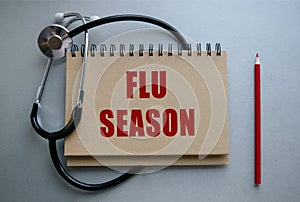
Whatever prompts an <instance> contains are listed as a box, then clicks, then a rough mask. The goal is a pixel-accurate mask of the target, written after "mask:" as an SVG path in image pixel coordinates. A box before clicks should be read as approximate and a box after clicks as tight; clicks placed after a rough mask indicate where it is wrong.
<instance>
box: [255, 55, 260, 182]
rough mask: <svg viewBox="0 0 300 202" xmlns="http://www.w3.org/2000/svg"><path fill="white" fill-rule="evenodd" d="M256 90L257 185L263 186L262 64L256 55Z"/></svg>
mask: <svg viewBox="0 0 300 202" xmlns="http://www.w3.org/2000/svg"><path fill="white" fill-rule="evenodd" d="M254 88H255V96H254V99H255V184H256V185H259V184H261V134H260V133H261V128H260V127H261V125H260V124H261V122H260V113H261V111H260V62H259V57H258V53H256V58H255V66H254Z"/></svg>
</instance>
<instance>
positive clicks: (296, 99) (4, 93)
mask: <svg viewBox="0 0 300 202" xmlns="http://www.w3.org/2000/svg"><path fill="white" fill-rule="evenodd" d="M67 11H78V12H80V13H82V14H84V15H99V16H107V15H112V14H120V13H139V14H145V15H151V16H154V17H157V18H161V19H163V20H165V21H167V22H169V23H170V24H172V25H173V26H175V27H176V28H178V29H179V30H180V31H182V32H183V34H185V35H187V36H189V37H190V38H192V39H193V40H194V41H197V42H202V43H203V44H204V43H206V42H211V43H212V44H214V43H215V42H221V44H222V48H223V49H225V50H227V51H228V58H227V59H228V75H229V76H228V77H229V129H230V153H231V156H230V164H229V165H228V166H224V167H186V168H167V169H165V170H162V171H160V172H156V173H152V174H147V175H140V176H136V177H134V178H132V179H131V180H129V181H127V182H125V183H123V184H122V185H120V186H118V187H115V188H113V189H110V190H105V191H102V192H97V193H89V192H88V193H87V192H82V191H78V190H76V189H73V188H72V187H70V186H69V185H67V184H66V183H65V182H64V181H62V180H61V179H60V177H59V176H58V174H57V173H56V171H55V170H54V168H53V166H52V164H51V160H50V156H49V152H48V148H47V142H46V141H45V140H44V139H42V138H40V137H39V136H38V135H37V134H36V133H35V132H34V131H33V129H32V127H31V124H30V121H29V113H30V110H31V105H32V102H33V101H34V98H35V93H36V88H37V86H38V85H39V83H40V80H41V77H42V74H43V71H44V67H45V64H46V60H47V59H46V58H45V57H44V56H43V55H41V53H40V52H39V50H38V48H37V43H36V40H37V36H38V34H39V32H40V30H42V29H43V28H44V27H45V26H46V25H47V24H50V23H52V22H53V21H52V19H53V16H54V14H55V13H56V12H67ZM299 11H300V3H299V2H298V1H213V2H211V1H154V0H152V1H131V0H127V1H107V2H104V1H98V2H92V1H88V2H71V1H66V2H63V3H61V2H60V1H57V2H54V1H44V2H36V1H31V2H27V1H26V2H18V1H11V2H3V1H1V2H0V39H1V42H0V47H1V48H0V62H1V63H0V98H1V106H0V116H1V117H0V160H1V166H0V183H1V184H0V186H1V188H0V200H1V201H132V202H133V201H145V202H147V201H299V200H300V194H299V193H300V172H299V169H300V163H299V159H300V152H299V148H300V141H299V140H300V136H299V132H300V124H299V114H300V106H299V104H300V94H299V87H300V79H299V76H300V51H299V50H300V49H299V48H300V39H299V33H300V12H299ZM143 27H147V28H149V27H152V26H148V25H144V24H141V23H140V24H137V23H123V24H117V25H111V26H104V27H102V28H98V29H96V30H95V31H94V32H93V33H92V36H91V42H92V43H100V42H101V41H104V40H106V39H107V38H109V37H111V36H113V35H115V34H118V33H122V32H123V31H129V30H131V29H133V28H143ZM77 40H79V41H80V40H81V39H80V37H79V38H78V39H77ZM257 51H258V52H259V54H260V56H261V62H262V68H263V70H262V135H263V138H262V154H263V156H262V185H261V186H260V187H255V186H254V183H253V182H254V172H253V170H254V164H253V162H254V150H253V148H254V144H253V143H254V138H253V134H254V133H253V127H254V122H253V116H254V114H253V93H254V92H253V63H254V55H255V53H256V52H257ZM64 77H65V71H64V64H55V65H54V66H53V68H52V69H51V72H50V78H49V81H48V83H47V91H46V93H45V96H44V101H43V104H44V109H43V120H44V122H45V126H46V128H48V129H52V130H54V129H55V128H59V127H61V126H63V120H64V82H65V81H64V79H65V78H64ZM72 173H73V174H74V175H75V176H77V177H79V178H80V179H82V180H87V181H89V182H97V181H99V180H100V181H101V180H102V181H104V180H107V179H109V178H111V177H114V176H116V173H114V172H109V171H106V170H104V169H97V168H93V169H80V168H77V169H72Z"/></svg>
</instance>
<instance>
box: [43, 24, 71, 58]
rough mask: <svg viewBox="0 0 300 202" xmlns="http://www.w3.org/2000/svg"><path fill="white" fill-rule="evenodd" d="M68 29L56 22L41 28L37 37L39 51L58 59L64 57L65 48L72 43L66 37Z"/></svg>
mask: <svg viewBox="0 0 300 202" xmlns="http://www.w3.org/2000/svg"><path fill="white" fill-rule="evenodd" d="M68 33H69V31H68V30H67V29H66V28H65V27H63V26H61V25H58V24H52V25H49V26H47V27H46V28H45V29H43V30H42V31H41V33H40V35H39V37H38V46H39V48H40V50H41V52H42V53H43V54H44V55H46V56H47V57H49V58H53V59H59V58H63V57H65V54H66V53H65V50H66V48H70V47H71V45H72V42H73V41H72V39H71V38H70V37H68Z"/></svg>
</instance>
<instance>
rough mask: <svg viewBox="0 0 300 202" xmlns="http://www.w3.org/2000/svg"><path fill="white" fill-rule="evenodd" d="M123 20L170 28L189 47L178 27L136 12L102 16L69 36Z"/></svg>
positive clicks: (181, 42) (184, 45)
mask: <svg viewBox="0 0 300 202" xmlns="http://www.w3.org/2000/svg"><path fill="white" fill-rule="evenodd" d="M121 21H138V22H146V23H150V24H153V25H156V26H159V27H161V28H163V29H165V30H168V31H169V32H170V33H171V34H172V35H173V36H175V38H176V39H177V40H178V42H179V43H180V44H181V45H182V48H183V49H184V50H186V49H188V46H187V42H186V40H185V39H184V37H183V36H182V34H180V32H179V31H178V30H177V29H175V28H174V27H173V26H171V25H169V24H168V23H166V22H164V21H162V20H159V19H156V18H153V17H149V16H144V15H135V14H126V15H113V16H108V17H104V18H100V19H98V20H94V21H91V22H89V23H87V24H84V25H81V26H79V27H77V28H75V29H73V30H72V31H70V32H69V34H68V36H69V37H70V38H72V37H74V36H76V35H78V34H80V33H81V32H84V31H86V30H89V29H92V28H94V27H98V26H101V25H104V24H108V23H113V22H121Z"/></svg>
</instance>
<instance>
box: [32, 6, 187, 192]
mask: <svg viewBox="0 0 300 202" xmlns="http://www.w3.org/2000/svg"><path fill="white" fill-rule="evenodd" d="M65 18H71V19H70V20H69V21H68V22H67V23H66V24H65V25H64V26H62V25H60V24H58V23H63V21H64V19H65ZM79 20H80V21H81V22H82V25H81V26H78V27H77V28H75V29H73V30H71V31H68V29H67V27H69V26H70V25H71V24H72V23H74V22H76V21H79ZM120 21H140V22H146V23H150V24H154V25H156V26H159V27H161V28H163V29H165V30H167V31H169V32H170V33H171V34H172V35H173V36H175V38H176V39H177V40H178V42H179V43H180V44H182V48H183V49H188V45H187V42H186V40H185V39H184V37H183V36H182V35H181V34H180V32H179V31H177V30H176V29H175V28H174V27H172V26H171V25H169V24H168V23H166V22H164V21H162V20H159V19H156V18H153V17H148V16H144V15H131V14H126V15H113V16H108V17H104V18H99V17H97V16H93V17H85V16H82V15H81V14H79V13H74V12H72V13H65V14H63V13H57V14H56V15H55V22H56V23H57V24H52V25H50V26H48V27H46V28H45V29H43V30H42V32H41V33H40V35H39V37H38V45H39V48H40V50H41V51H42V53H43V54H45V55H46V56H47V57H48V58H49V59H48V62H47V65H46V69H45V72H44V75H43V78H42V81H41V84H40V86H39V87H38V91H37V96H36V99H35V102H34V103H33V106H32V110H31V114H30V119H31V124H32V126H33V128H34V130H35V131H36V132H37V133H38V134H39V135H40V136H42V137H43V138H45V139H47V140H48V141H49V150H50V155H51V159H52V162H53V165H54V167H55V168H56V170H57V172H58V173H59V175H60V176H61V177H62V178H63V179H64V180H65V181H66V182H68V183H69V184H71V185H73V186H74V187H77V188H79V189H82V190H88V191H97V190H102V189H105V188H109V187H112V186H115V185H118V184H120V183H122V182H124V181H125V180H127V179H129V178H130V177H132V176H133V175H134V174H132V173H134V172H135V169H132V170H130V171H129V172H128V173H124V174H122V175H121V176H119V177H117V178H115V179H112V180H110V181H107V182H104V183H100V184H89V183H84V182H81V181H79V180H77V179H75V178H74V177H72V176H71V175H70V174H69V173H68V172H67V170H66V169H65V168H64V166H63V165H62V163H61V161H60V159H59V157H58V151H57V146H56V141H57V140H59V139H62V138H65V137H67V136H68V135H70V134H71V133H72V132H73V131H74V130H75V129H76V126H77V125H78V124H79V122H80V119H81V113H82V106H81V105H82V102H83V97H84V86H83V83H84V75H85V69H86V63H87V55H88V40H89V33H88V30H89V29H91V28H94V27H97V26H101V25H104V24H108V23H113V22H120ZM82 32H84V35H85V40H84V41H85V42H84V53H83V64H82V70H81V77H80V84H79V89H78V98H77V104H76V106H75V107H74V109H73V110H72V114H71V118H70V120H69V122H68V123H67V124H66V125H65V126H64V127H63V128H62V129H60V130H57V131H53V132H49V131H46V130H45V129H43V127H42V124H41V121H40V120H41V117H40V115H39V110H40V109H41V108H42V105H41V99H42V97H43V92H44V88H45V84H46V81H47V78H48V74H49V70H50V67H51V64H52V60H53V59H60V58H64V57H65V52H66V49H68V48H69V47H70V46H71V44H72V38H73V37H74V36H77V35H78V34H80V33H82Z"/></svg>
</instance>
